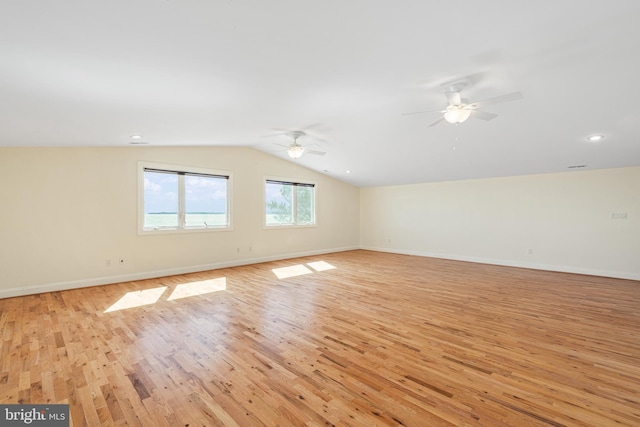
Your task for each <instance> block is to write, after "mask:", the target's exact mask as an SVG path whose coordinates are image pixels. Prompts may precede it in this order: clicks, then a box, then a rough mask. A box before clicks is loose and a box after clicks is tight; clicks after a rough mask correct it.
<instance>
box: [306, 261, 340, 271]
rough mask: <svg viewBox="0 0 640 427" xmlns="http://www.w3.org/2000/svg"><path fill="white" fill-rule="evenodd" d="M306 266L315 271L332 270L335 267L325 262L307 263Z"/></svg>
mask: <svg viewBox="0 0 640 427" xmlns="http://www.w3.org/2000/svg"><path fill="white" fill-rule="evenodd" d="M307 265H308V266H309V267H311V268H313V269H314V270H315V271H325V270H333V269H335V267H334V266H333V265H331V264H329V263H328V262H326V261H316V262H308V263H307Z"/></svg>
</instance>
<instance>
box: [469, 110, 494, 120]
mask: <svg viewBox="0 0 640 427" xmlns="http://www.w3.org/2000/svg"><path fill="white" fill-rule="evenodd" d="M471 116H473V117H475V118H476V119H480V120H485V121H489V120H493V119H495V118H496V117H498V115H497V114H493V113H487V112H486V111H480V110H471Z"/></svg>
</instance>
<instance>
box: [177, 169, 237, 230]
mask: <svg viewBox="0 0 640 427" xmlns="http://www.w3.org/2000/svg"><path fill="white" fill-rule="evenodd" d="M184 191H185V201H184V203H185V225H186V226H187V227H207V226H208V227H216V226H217V227H222V226H226V225H227V224H228V221H227V218H228V215H227V206H228V205H227V180H226V179H224V178H218V177H211V176H191V175H186V176H185V179H184Z"/></svg>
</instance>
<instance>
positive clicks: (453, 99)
mask: <svg viewBox="0 0 640 427" xmlns="http://www.w3.org/2000/svg"><path fill="white" fill-rule="evenodd" d="M444 94H445V95H446V96H447V99H448V100H449V105H460V104H462V97H461V96H460V92H445V93H444Z"/></svg>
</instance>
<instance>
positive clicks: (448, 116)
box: [444, 105, 471, 125]
mask: <svg viewBox="0 0 640 427" xmlns="http://www.w3.org/2000/svg"><path fill="white" fill-rule="evenodd" d="M469 116H471V110H468V109H466V108H464V107H463V106H461V105H458V106H455V105H450V106H448V107H447V110H446V112H445V113H444V119H445V120H446V121H447V122H449V123H451V124H453V125H458V124H460V123H462V122H464V121H465V120H467V119H468V118H469Z"/></svg>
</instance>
